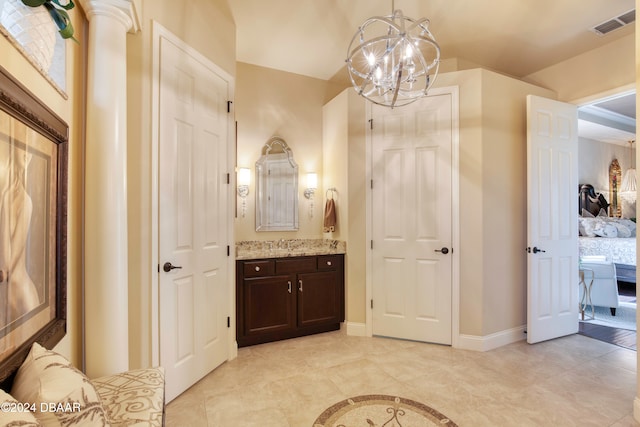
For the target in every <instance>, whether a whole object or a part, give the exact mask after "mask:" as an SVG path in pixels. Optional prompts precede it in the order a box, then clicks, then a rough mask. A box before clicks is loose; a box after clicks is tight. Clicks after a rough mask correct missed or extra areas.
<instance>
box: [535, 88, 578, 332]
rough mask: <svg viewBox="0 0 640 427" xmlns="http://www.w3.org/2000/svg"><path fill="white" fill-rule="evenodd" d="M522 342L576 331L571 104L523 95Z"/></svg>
mask: <svg viewBox="0 0 640 427" xmlns="http://www.w3.org/2000/svg"><path fill="white" fill-rule="evenodd" d="M527 114H528V123H527V194H528V208H527V244H528V245H529V246H528V248H527V252H528V253H527V269H528V280H527V341H528V342H529V343H536V342H540V341H545V340H549V339H552V338H557V337H561V336H564V335H569V334H574V333H576V332H578V169H577V168H578V113H577V107H576V106H575V105H571V104H565V103H562V102H558V101H553V100H550V99H545V98H540V97H537V96H532V95H529V96H528V97H527Z"/></svg>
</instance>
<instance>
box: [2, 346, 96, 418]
mask: <svg viewBox="0 0 640 427" xmlns="http://www.w3.org/2000/svg"><path fill="white" fill-rule="evenodd" d="M11 395H12V396H13V397H14V398H15V399H16V400H17V401H18V402H23V403H30V404H35V405H36V411H35V412H34V415H35V416H36V418H37V419H38V421H39V422H40V423H41V424H43V425H46V426H75V425H82V426H85V427H89V426H100V427H103V426H108V425H109V424H108V422H107V417H106V413H105V410H104V408H103V406H102V402H101V400H100V396H99V395H98V393H97V392H96V389H95V388H94V386H93V384H92V383H91V381H89V379H88V378H87V377H86V376H85V375H84V374H83V373H82V372H80V371H79V370H78V369H76V368H75V367H74V366H73V365H71V363H70V362H69V361H68V360H67V359H66V358H65V357H64V356H62V355H60V354H58V353H56V352H54V351H51V350H47V349H45V348H44V347H42V346H41V345H39V344H38V343H34V344H33V346H32V347H31V350H30V351H29V355H28V356H27V358H26V359H25V361H24V362H23V363H22V365H21V366H20V368H19V369H18V372H17V374H16V377H15V379H14V380H13V386H12V388H11ZM52 405H53V406H52Z"/></svg>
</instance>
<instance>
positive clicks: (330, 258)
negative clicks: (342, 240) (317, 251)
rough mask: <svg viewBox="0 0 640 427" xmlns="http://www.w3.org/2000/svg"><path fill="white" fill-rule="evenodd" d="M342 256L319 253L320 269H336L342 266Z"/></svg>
mask: <svg viewBox="0 0 640 427" xmlns="http://www.w3.org/2000/svg"><path fill="white" fill-rule="evenodd" d="M341 262H342V257H341V256H340V255H319V256H318V270H335V269H337V268H338V267H340V263H341Z"/></svg>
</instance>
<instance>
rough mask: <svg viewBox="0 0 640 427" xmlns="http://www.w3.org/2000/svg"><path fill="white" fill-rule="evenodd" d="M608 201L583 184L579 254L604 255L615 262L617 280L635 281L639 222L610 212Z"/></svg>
mask: <svg viewBox="0 0 640 427" xmlns="http://www.w3.org/2000/svg"><path fill="white" fill-rule="evenodd" d="M608 206H609V203H607V201H606V199H605V198H604V196H603V195H602V194H598V193H596V192H595V190H594V188H593V186H592V185H590V184H582V185H580V196H579V219H578V226H579V230H580V236H579V238H578V241H579V256H580V258H584V257H585V256H597V255H601V256H605V257H606V258H607V259H608V260H610V261H612V262H613V263H614V264H615V265H616V274H617V277H618V280H620V281H623V282H629V283H635V282H636V224H635V222H633V221H632V220H630V219H626V218H611V217H609V216H608V215H607V207H608Z"/></svg>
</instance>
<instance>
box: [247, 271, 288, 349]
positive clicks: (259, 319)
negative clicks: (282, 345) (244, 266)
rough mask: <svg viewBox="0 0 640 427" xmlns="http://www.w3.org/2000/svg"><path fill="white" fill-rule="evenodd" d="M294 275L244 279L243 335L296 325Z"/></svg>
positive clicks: (281, 330)
mask: <svg viewBox="0 0 640 427" xmlns="http://www.w3.org/2000/svg"><path fill="white" fill-rule="evenodd" d="M295 286H296V284H295V276H268V277H256V278H251V279H244V331H243V332H244V335H245V336H250V335H262V334H270V333H278V332H285V331H289V330H291V329H295V328H296V317H295V313H296V310H295V307H296V292H295V289H296V287H295Z"/></svg>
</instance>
